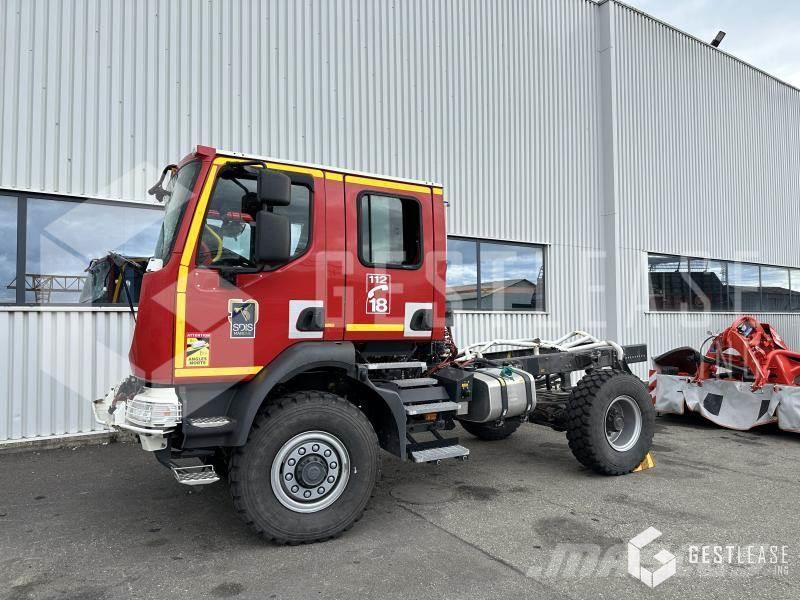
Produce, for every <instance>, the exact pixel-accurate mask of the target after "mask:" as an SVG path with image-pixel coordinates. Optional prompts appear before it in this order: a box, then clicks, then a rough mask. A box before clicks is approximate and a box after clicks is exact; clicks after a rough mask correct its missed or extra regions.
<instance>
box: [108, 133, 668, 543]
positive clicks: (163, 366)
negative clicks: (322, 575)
mask: <svg viewBox="0 0 800 600" xmlns="http://www.w3.org/2000/svg"><path fill="white" fill-rule="evenodd" d="M150 193H151V194H152V195H153V196H155V197H156V198H157V199H159V200H160V201H163V202H164V205H165V209H164V221H163V224H162V227H161V233H160V235H159V239H158V243H157V247H156V248H155V251H154V255H153V257H151V258H150V259H149V261H148V263H147V268H146V272H145V274H144V276H143V277H142V282H141V290H140V295H139V309H138V315H137V322H136V327H135V331H134V336H133V341H132V344H131V350H130V364H131V371H132V375H131V376H130V377H128V378H127V379H126V380H124V381H123V382H121V383H120V384H119V385H117V386H115V387H114V388H112V389H111V390H110V391H109V392H108V393H107V394H106V395H105V397H104V398H101V399H99V400H96V401H95V402H94V412H95V416H96V418H97V420H98V421H100V422H101V423H103V424H105V425H106V426H109V427H116V428H119V429H125V430H128V431H131V432H133V433H135V434H137V435H138V436H139V440H140V442H141V445H142V447H143V448H144V449H145V450H147V451H150V452H152V453H153V454H154V455H155V457H156V458H157V459H158V461H159V462H161V463H162V464H163V465H164V466H166V467H168V468H170V469H171V470H172V472H173V473H174V475H175V478H176V479H177V480H178V482H180V483H182V484H186V485H205V484H210V483H214V482H216V481H218V480H219V479H221V478H223V477H224V478H227V480H228V484H229V486H230V489H231V494H232V496H233V500H234V504H235V506H236V508H237V511H238V512H239V514H241V515H243V516H244V517H245V520H246V521H247V522H248V523H249V524H250V525H251V527H253V529H255V530H256V531H257V532H258V533H259V534H261V535H262V536H264V537H266V538H268V539H271V540H274V541H277V542H281V543H298V542H308V541H317V540H323V539H327V538H329V537H332V536H334V535H337V534H339V533H341V532H342V531H344V530H346V529H347V528H348V527H350V526H351V525H352V524H353V523H354V522H355V520H357V519H358V518H359V516H360V515H361V513H362V512H363V510H364V508H365V506H366V504H367V502H368V501H369V498H370V496H371V494H372V491H373V489H374V487H375V484H376V480H377V478H378V474H379V472H380V461H381V455H380V450H381V449H382V450H385V451H387V452H389V453H391V454H393V455H394V456H396V457H398V458H400V459H401V460H406V459H410V460H412V461H414V462H422V463H424V462H439V461H441V460H443V459H452V458H459V459H466V458H467V456H468V455H469V450H468V449H467V448H465V447H464V446H462V445H461V444H460V443H459V440H458V438H457V437H454V436H452V435H449V434H448V435H445V434H446V433H447V432H449V431H451V430H453V429H454V428H455V427H456V424H457V422H460V423H461V424H462V426H463V427H464V428H465V429H466V430H467V431H468V432H469V433H471V434H473V435H475V436H477V437H479V438H482V439H485V440H500V439H504V438H506V437H508V436H509V435H511V434H512V433H513V432H514V431H515V430H516V429H517V427H519V425H520V424H521V423H522V422H525V421H533V422H537V423H541V424H546V425H548V426H551V427H555V428H557V429H561V430H567V432H568V436H569V435H571V433H570V429H569V428H568V427H569V426H568V425H566V424H567V423H569V422H570V418H571V417H570V416H569V411H570V410H573V411H575V410H584V409H585V408H586V407H585V405H586V403H587V402H590V401H591V399H592V398H595V397H601V398H602V400H601V403H602V405H601V406H600V407H599V408H593V410H595V412H597V411H601V412H600V413H598V416H595V417H592V418H591V419H588V418H587V419H573V422H574V424H575V427H577V429H576V430H575V431H574V432H572V433H573V434H574V436H577V437H575V440H577V441H576V442H575V444H574V445H573V440H571V441H570V446H571V447H572V448H573V452H574V453H575V454H576V456H577V457H578V459H579V460H581V461H582V462H584V464H586V465H587V466H590V467H592V468H594V469H595V470H598V471H600V472H605V473H608V474H621V473H625V472H629V471H631V470H633V469H634V468H635V467H636V466H637V465H638V464H639V463H640V462H641V460H642V459H643V457H644V454H646V452H647V450H648V448H649V444H650V440H651V439H652V418H651V417H652V404H651V403H650V398H649V395H648V394H647V390H646V388H645V387H644V385H643V384H642V382H641V381H639V380H638V379H636V378H635V377H633V375H632V374H631V373H630V370H627V364H626V359H625V357H626V356H627V357H628V359H630V358H631V355H632V354H637V352H635V351H633V352H632V351H631V350H630V349H628V350H626V349H624V348H622V347H620V346H618V345H616V344H613V343H611V342H604V341H602V340H597V339H595V338H593V337H592V336H590V335H589V334H585V333H583V332H574V333H573V334H570V335H568V336H565V337H564V338H562V339H560V340H558V341H557V342H552V343H549V342H543V341H541V340H539V339H538V338H528V339H525V340H504V341H503V342H502V344H497V343H494V342H493V343H489V344H484V345H478V346H477V347H476V348H472V349H471V348H470V347H467V348H466V349H465V350H464V351H463V352H461V353H460V352H459V351H458V349H457V348H456V347H455V344H454V343H453V341H452V338H451V336H450V332H449V328H447V327H446V314H445V312H446V306H445V278H446V256H445V252H446V232H445V203H444V200H443V192H442V187H441V186H440V185H437V184H434V183H429V182H424V181H410V180H405V179H399V178H392V177H383V176H377V175H373V174H366V173H356V172H351V171H347V170H343V169H339V168H328V167H322V166H317V165H308V164H299V163H295V162H291V161H286V160H276V159H270V158H265V157H261V156H253V155H245V154H240V153H236V152H226V151H220V150H216V149H214V148H210V147H206V146H198V147H197V148H196V150H195V151H194V152H192V153H191V154H189V155H188V156H186V157H185V158H184V159H183V160H182V161H180V162H179V163H177V164H176V165H169V166H168V167H166V168H165V169H164V171H163V173H162V176H161V179H160V180H159V182H158V183H156V185H154V186H153V187H152V188H151V189H150ZM509 345H510V347H511V348H512V349H516V350H515V351H514V352H509V351H508V347H509ZM495 347H496V348H495ZM501 347H502V348H501ZM493 348H494V349H495V351H494V352H492V351H490V350H491V349H493ZM503 348H504V349H503ZM642 352H646V350H642V349H641V348H639V349H638V354H641V353H642ZM575 370H585V371H586V372H587V376H586V377H585V378H584V380H585V381H583V382H582V385H583V388H581V386H580V385H579V386H578V388H579V389H578V391H577V392H575V393H573V390H572V388H571V385H570V378H569V376H568V374H569V372H571V371H575ZM590 375H591V376H590ZM587 378H588V379H587ZM612 389H613V390H618V391H619V396H618V397H617V396H611V395H610V394H611V392H608V390H612ZM537 390H541V392H537ZM604 390H606V391H605V392H604ZM537 393H538V394H540V395H541V402H540V403H539V404H538V405H537ZM570 402H572V403H573V404H574V405H575V406H572V407H571V408H570ZM648 406H649V412H648ZM601 413H602V414H601ZM584 424H588V425H586V427H588V429H587V430H586V431H584V430H583V429H581V427H584ZM593 444H600V446H601V448H600V450H602V452H601V451H600V450H598V449H597V448H595V447H594V446H593Z"/></svg>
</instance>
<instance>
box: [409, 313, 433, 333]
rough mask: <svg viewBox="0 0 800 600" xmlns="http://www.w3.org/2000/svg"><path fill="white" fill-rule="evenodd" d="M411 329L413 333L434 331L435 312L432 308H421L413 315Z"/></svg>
mask: <svg viewBox="0 0 800 600" xmlns="http://www.w3.org/2000/svg"><path fill="white" fill-rule="evenodd" d="M409 327H410V328H411V330H412V331H430V330H432V329H433V311H432V310H431V309H430V308H420V309H418V310H415V311H414V314H413V315H411V322H410V323H409Z"/></svg>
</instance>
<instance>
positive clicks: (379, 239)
mask: <svg viewBox="0 0 800 600" xmlns="http://www.w3.org/2000/svg"><path fill="white" fill-rule="evenodd" d="M358 256H359V260H360V261H361V263H362V264H363V265H364V266H367V267H384V268H395V269H416V268H418V267H419V266H420V265H421V264H422V208H421V206H420V203H419V201H418V200H416V199H414V198H406V197H402V196H394V195H390V194H383V193H376V192H364V193H362V194H361V195H360V196H359V197H358Z"/></svg>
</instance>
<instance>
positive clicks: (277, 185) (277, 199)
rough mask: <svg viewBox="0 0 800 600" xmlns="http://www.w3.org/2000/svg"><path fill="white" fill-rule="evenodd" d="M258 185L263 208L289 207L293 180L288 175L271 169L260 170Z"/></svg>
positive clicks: (259, 198)
mask: <svg viewBox="0 0 800 600" xmlns="http://www.w3.org/2000/svg"><path fill="white" fill-rule="evenodd" d="M257 184H258V200H259V201H260V202H261V205H262V206H289V202H290V200H291V198H292V180H291V179H289V177H288V175H284V174H283V173H279V172H278V171H271V170H270V169H259V170H258V182H257Z"/></svg>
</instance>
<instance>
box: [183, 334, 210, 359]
mask: <svg viewBox="0 0 800 600" xmlns="http://www.w3.org/2000/svg"><path fill="white" fill-rule="evenodd" d="M209 364H211V335H209V334H208V333H190V334H188V335H187V336H186V366H187V367H207V366H208V365H209Z"/></svg>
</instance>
